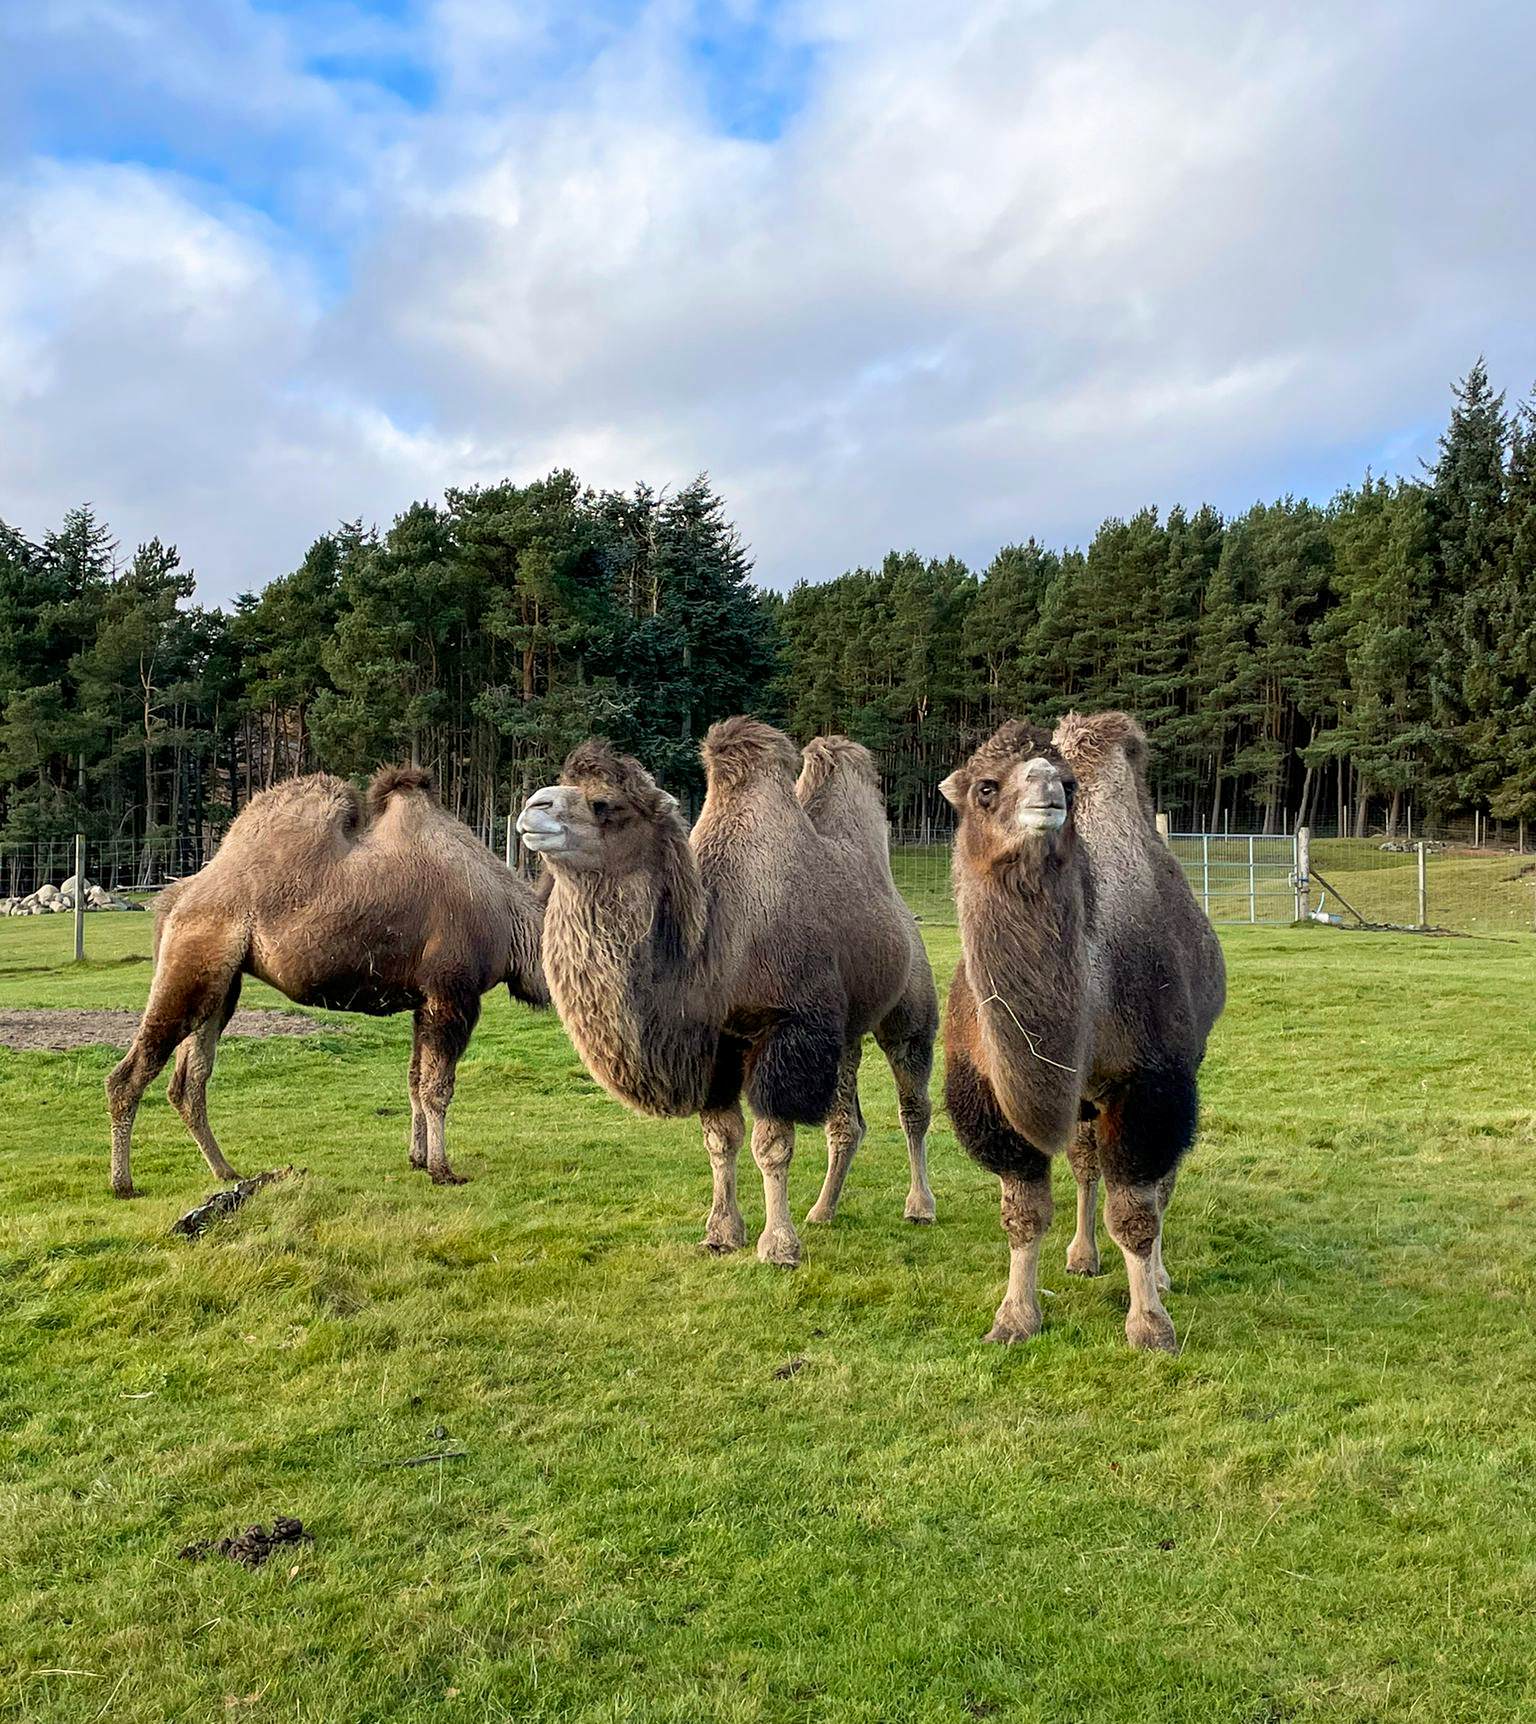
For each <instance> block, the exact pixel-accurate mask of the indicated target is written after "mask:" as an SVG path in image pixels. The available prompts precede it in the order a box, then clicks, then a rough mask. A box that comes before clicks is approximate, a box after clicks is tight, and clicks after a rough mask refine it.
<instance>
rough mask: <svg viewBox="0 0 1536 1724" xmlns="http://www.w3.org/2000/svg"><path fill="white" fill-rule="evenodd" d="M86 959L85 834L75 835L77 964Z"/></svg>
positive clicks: (78, 833)
mask: <svg viewBox="0 0 1536 1724" xmlns="http://www.w3.org/2000/svg"><path fill="white" fill-rule="evenodd" d="M84 957H85V834H84V833H83V832H77V833H76V834H75V962H76V963H77V964H78V963H80V962H81V961H82V960H83V959H84Z"/></svg>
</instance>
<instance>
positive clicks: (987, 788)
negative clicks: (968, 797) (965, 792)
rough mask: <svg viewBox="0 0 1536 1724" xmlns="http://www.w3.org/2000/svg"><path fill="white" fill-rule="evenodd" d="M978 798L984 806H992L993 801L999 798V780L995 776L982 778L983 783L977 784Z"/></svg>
mask: <svg viewBox="0 0 1536 1724" xmlns="http://www.w3.org/2000/svg"><path fill="white" fill-rule="evenodd" d="M976 800H977V801H978V802H979V803H980V804H981V805H982V807H983V808H990V807H991V806H992V804H993V802H995V801H996V800H997V780H996V779H995V778H984V779H982V781H981V783H980V784H978V785H977V786H976Z"/></svg>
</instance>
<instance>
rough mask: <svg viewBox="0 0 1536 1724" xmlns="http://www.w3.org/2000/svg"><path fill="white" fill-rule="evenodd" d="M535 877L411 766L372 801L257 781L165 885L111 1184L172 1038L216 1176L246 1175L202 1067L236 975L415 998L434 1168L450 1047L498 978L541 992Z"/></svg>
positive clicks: (121, 1069)
mask: <svg viewBox="0 0 1536 1724" xmlns="http://www.w3.org/2000/svg"><path fill="white" fill-rule="evenodd" d="M542 920H543V917H542V907H541V904H540V901H539V894H538V893H537V892H536V891H535V889H534V888H533V887H531V886H529V885H528V884H527V883H526V882H525V881H523V880H521V879H519V878H518V876H517V875H515V874H513V873H512V872H511V870H510V869H508V868H506V867H504V866H503V865H502V864H501V862H499V861H498V860H497V859H496V857H495V856H494V855H493V854H492V853H491V852H490V851H489V850H488V849H486V847H485V846H484V845H483V844H482V843H480V841H479V840H478V839H477V838H476V837H475V836H474V834H473V833H472V832H471V831H470V830H469V829H468V827H466V826H464V825H463V824H461V823H460V822H459V821H458V820H456V819H454V817H453V816H452V815H451V814H450V813H448V811H447V810H446V809H445V808H443V807H442V806H441V804H440V803H439V802H438V800H437V797H436V794H435V792H434V790H433V785H432V777H431V774H430V773H428V772H425V771H423V770H422V769H420V768H419V767H414V766H392V767H384V768H381V769H380V770H379V772H377V773H376V774H375V775H374V779H373V782H372V784H371V785H370V786H369V789H368V795H367V801H366V805H365V804H364V803H363V801H362V799H361V798H360V797H359V795H358V792H357V791H356V790H355V789H354V788H353V787H352V786H351V785H350V784H348V783H347V782H346V781H345V780H343V779H340V778H333V777H331V776H330V775H329V774H328V773H323V772H322V773H314V774H311V775H310V776H308V777H305V778H294V779H290V780H289V781H287V782H286V783H283V784H279V785H277V786H276V787H275V788H273V789H271V790H264V791H262V792H261V793H260V795H258V796H254V797H252V798H251V801H250V803H249V804H248V805H247V806H246V807H245V808H244V809H242V810H241V812H240V814H239V816H238V818H237V819H236V820H235V821H234V823H233V824H232V825H231V826H230V828H229V831H228V832H227V833H226V834H225V837H224V841H223V843H222V844H221V845H220V846H219V849H218V853H217V855H215V857H214V858H213V860H212V861H211V862H210V863H209V864H208V865H207V866H206V867H205V868H203V869H201V870H200V871H199V872H198V873H196V874H194V875H192V876H191V877H190V878H189V879H186V880H181V881H178V882H176V883H175V884H174V885H172V886H171V887H168V888H167V889H166V891H164V892H163V893H161V895H160V900H159V902H158V903H157V905H156V907H155V934H154V953H155V968H154V974H153V979H152V980H151V983H150V991H149V1002H148V1004H147V1005H146V1006H145V1008H144V1016H143V1019H142V1020H141V1021H140V1024H139V1028H138V1033H137V1034H136V1035H135V1036H134V1039H133V1044H132V1046H131V1047H130V1048H129V1049H128V1052H127V1053H126V1054H125V1055H124V1057H123V1059H122V1061H121V1062H120V1063H119V1064H118V1066H117V1067H116V1068H115V1069H114V1070H113V1072H112V1073H111V1075H110V1076H109V1077H108V1078H107V1102H108V1107H109V1109H110V1112H111V1116H112V1190H113V1193H114V1194H115V1195H116V1196H118V1197H133V1196H135V1195H136V1193H135V1191H134V1188H133V1179H132V1175H131V1171H130V1161H129V1157H130V1148H131V1143H132V1137H133V1120H134V1115H135V1113H136V1112H137V1110H138V1106H139V1101H140V1098H141V1097H142V1096H143V1094H144V1091H145V1089H146V1088H147V1087H148V1086H149V1084H150V1083H151V1082H153V1080H154V1077H155V1074H156V1073H157V1072H158V1071H159V1070H160V1069H161V1067H162V1066H163V1065H164V1064H165V1062H166V1060H167V1059H168V1058H169V1057H170V1054H171V1052H172V1050H173V1049H174V1050H175V1051H176V1065H175V1069H174V1071H173V1073H172V1076H171V1081H170V1085H169V1087H168V1090H167V1094H168V1095H169V1097H170V1100H171V1102H172V1104H173V1106H174V1107H175V1108H176V1110H177V1112H178V1113H179V1114H180V1115H181V1117H182V1119H183V1120H184V1121H185V1122H186V1125H187V1128H188V1130H189V1131H190V1132H191V1133H192V1136H193V1137H194V1138H195V1139H196V1140H197V1145H198V1148H199V1149H201V1150H202V1152H203V1156H204V1158H205V1159H206V1160H207V1163H208V1165H209V1167H210V1168H211V1169H212V1170H213V1172H214V1173H215V1174H216V1175H217V1177H218V1178H220V1179H224V1180H230V1179H238V1178H239V1177H240V1176H239V1174H237V1173H236V1172H235V1170H234V1168H232V1167H231V1166H230V1165H229V1163H228V1162H227V1161H226V1160H225V1158H224V1154H223V1152H222V1151H221V1150H220V1148H219V1146H218V1143H217V1142H216V1140H215V1139H214V1136H213V1133H212V1131H211V1130H210V1129H209V1126H208V1078H209V1075H210V1074H211V1072H212V1071H213V1060H214V1054H215V1052H216V1051H217V1049H218V1043H219V1037H220V1035H221V1034H222V1033H223V1031H224V1026H225V1025H226V1024H227V1023H228V1022H229V1020H230V1018H231V1016H232V1015H233V1014H234V1010H235V1006H236V1003H237V1002H238V1000H239V998H240V987H241V982H242V979H243V978H244V977H245V976H247V975H251V976H256V977H258V978H259V979H260V980H261V981H263V982H267V983H269V984H270V985H271V986H272V987H274V988H276V989H277V990H278V991H279V992H280V993H283V994H286V995H287V996H288V998H289V999H290V1000H293V1001H295V1002H296V1003H298V1004H299V1005H305V1006H325V1007H328V1008H330V1009H331V1010H333V1011H344V1012H367V1013H368V1014H369V1015H371V1016H374V1017H387V1016H389V1015H391V1014H392V1013H395V1012H404V1011H409V1012H414V1013H415V1019H416V1024H415V1040H414V1045H413V1048H412V1052H411V1067H410V1094H411V1140H410V1164H411V1166H412V1167H417V1168H425V1169H426V1171H427V1172H428V1173H429V1174H430V1175H431V1177H432V1179H433V1181H434V1182H435V1183H437V1184H439V1185H456V1184H459V1183H462V1182H461V1181H460V1179H459V1177H458V1175H457V1174H455V1173H454V1171H453V1170H452V1168H451V1167H450V1166H449V1164H448V1156H447V1152H446V1149H445V1148H444V1142H443V1130H444V1120H445V1116H446V1114H447V1110H448V1104H449V1102H450V1100H451V1099H452V1097H453V1087H454V1075H455V1072H456V1070H457V1067H458V1062H459V1056H460V1055H461V1054H462V1053H463V1052H464V1049H465V1048H466V1046H468V1043H469V1038H470V1034H471V1032H472V1031H473V1029H474V1027H475V1023H476V1021H477V1019H478V1018H479V1016H480V997H481V995H482V994H484V993H485V992H486V991H487V990H488V989H490V988H493V987H495V986H496V985H497V983H499V982H505V983H506V984H507V988H508V991H509V992H510V993H511V995H512V997H513V999H516V1000H522V1001H525V1002H527V1003H528V1004H529V1005H535V1006H540V1005H548V1004H549V990H548V988H547V987H546V986H545V983H544V977H543V971H542V969H541V966H540V958H539V948H540V927H541V923H542Z"/></svg>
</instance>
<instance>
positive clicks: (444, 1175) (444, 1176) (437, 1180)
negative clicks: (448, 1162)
mask: <svg viewBox="0 0 1536 1724" xmlns="http://www.w3.org/2000/svg"><path fill="white" fill-rule="evenodd" d="M432 1183H433V1184H434V1185H468V1184H469V1181H468V1180H467V1179H466V1178H465V1177H464V1175H463V1174H462V1173H455V1172H454V1171H453V1169H452V1168H451V1167H445V1168H442V1169H441V1170H440V1171H438V1172H435V1173H434V1174H433V1175H432Z"/></svg>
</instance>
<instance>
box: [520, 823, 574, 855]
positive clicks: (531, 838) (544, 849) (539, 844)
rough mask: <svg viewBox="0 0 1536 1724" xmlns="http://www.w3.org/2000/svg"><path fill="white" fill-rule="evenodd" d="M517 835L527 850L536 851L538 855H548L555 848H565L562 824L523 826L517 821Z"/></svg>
mask: <svg viewBox="0 0 1536 1724" xmlns="http://www.w3.org/2000/svg"><path fill="white" fill-rule="evenodd" d="M517 832H518V836H519V837H520V838H521V839H522V841H523V847H524V848H525V849H527V850H534V851H537V852H538V854H539V855H540V856H548V855H549V854H550V853H551V852H553V851H556V850H563V849H564V848H565V828H564V827H563V826H524V825H523V823H522V822H521V821H519V822H518V823H517Z"/></svg>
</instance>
